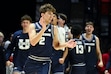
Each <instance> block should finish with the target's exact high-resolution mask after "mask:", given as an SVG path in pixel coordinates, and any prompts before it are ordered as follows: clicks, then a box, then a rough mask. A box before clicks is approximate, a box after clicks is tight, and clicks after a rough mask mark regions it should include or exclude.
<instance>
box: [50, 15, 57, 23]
mask: <svg viewBox="0 0 111 74" xmlns="http://www.w3.org/2000/svg"><path fill="white" fill-rule="evenodd" d="M57 20H58V19H57V16H56V14H53V18H52V21H51V24H53V25H57Z"/></svg>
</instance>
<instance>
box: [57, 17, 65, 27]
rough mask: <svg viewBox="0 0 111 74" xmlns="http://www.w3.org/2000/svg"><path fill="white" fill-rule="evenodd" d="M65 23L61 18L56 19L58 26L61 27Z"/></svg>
mask: <svg viewBox="0 0 111 74" xmlns="http://www.w3.org/2000/svg"><path fill="white" fill-rule="evenodd" d="M64 23H65V20H63V19H62V18H58V25H61V26H63V25H64Z"/></svg>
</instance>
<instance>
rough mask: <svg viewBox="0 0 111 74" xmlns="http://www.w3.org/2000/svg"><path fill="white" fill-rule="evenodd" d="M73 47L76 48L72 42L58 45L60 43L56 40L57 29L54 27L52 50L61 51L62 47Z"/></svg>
mask: <svg viewBox="0 0 111 74" xmlns="http://www.w3.org/2000/svg"><path fill="white" fill-rule="evenodd" d="M75 46H76V43H75V42H74V40H69V41H68V42H65V43H63V44H60V42H59V40H58V30H57V27H56V26H54V39H53V47H54V49H56V50H61V49H62V48H64V47H70V48H73V47H75Z"/></svg>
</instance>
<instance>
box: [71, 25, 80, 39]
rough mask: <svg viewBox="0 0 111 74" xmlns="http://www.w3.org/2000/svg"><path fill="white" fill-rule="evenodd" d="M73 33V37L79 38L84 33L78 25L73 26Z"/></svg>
mask: <svg viewBox="0 0 111 74" xmlns="http://www.w3.org/2000/svg"><path fill="white" fill-rule="evenodd" d="M71 33H72V35H73V37H77V36H79V35H80V34H81V33H82V26H81V25H79V24H77V25H73V26H72V28H71Z"/></svg>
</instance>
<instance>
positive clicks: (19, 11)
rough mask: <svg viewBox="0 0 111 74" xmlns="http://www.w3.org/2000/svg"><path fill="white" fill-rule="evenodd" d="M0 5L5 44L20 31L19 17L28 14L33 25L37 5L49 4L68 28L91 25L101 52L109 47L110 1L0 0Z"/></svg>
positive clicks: (36, 16) (37, 16) (35, 18)
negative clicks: (65, 22)
mask: <svg viewBox="0 0 111 74" xmlns="http://www.w3.org/2000/svg"><path fill="white" fill-rule="evenodd" d="M0 3H1V4H0V5H1V6H0V7H1V11H0V13H1V24H0V31H2V32H3V33H4V35H5V40H7V39H8V38H9V35H10V33H13V32H15V31H16V30H19V29H21V26H20V18H21V16H23V15H24V14H28V15H30V16H31V17H32V19H33V21H37V20H38V19H39V16H40V15H39V12H38V8H39V7H40V5H41V4H44V3H51V4H53V6H54V7H55V8H56V9H57V12H58V13H64V14H66V15H67V17H68V26H71V25H76V24H81V25H82V26H83V27H84V23H85V22H86V21H87V20H91V21H93V22H94V24H95V31H94V33H95V34H96V35H97V36H98V37H99V38H100V42H101V43H100V45H101V50H102V52H104V51H105V49H106V47H107V45H108V44H111V0H13V1H12V0H11V1H10V0H7V1H6V0H4V1H2V2H0Z"/></svg>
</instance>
